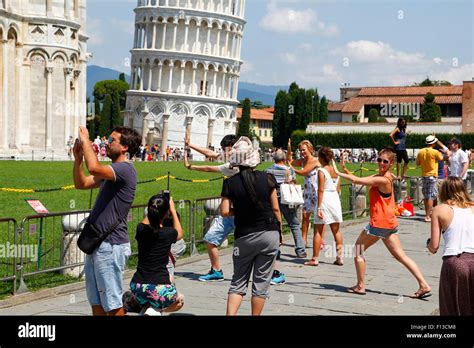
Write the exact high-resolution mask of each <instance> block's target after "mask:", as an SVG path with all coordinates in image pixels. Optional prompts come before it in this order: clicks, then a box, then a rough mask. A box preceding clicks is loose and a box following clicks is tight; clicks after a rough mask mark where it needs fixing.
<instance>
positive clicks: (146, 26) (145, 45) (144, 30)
mask: <svg viewBox="0 0 474 348" xmlns="http://www.w3.org/2000/svg"><path fill="white" fill-rule="evenodd" d="M143 37H144V40H143V48H148V24H145V25H144V27H143Z"/></svg>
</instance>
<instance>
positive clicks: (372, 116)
mask: <svg viewBox="0 0 474 348" xmlns="http://www.w3.org/2000/svg"><path fill="white" fill-rule="evenodd" d="M378 121H379V112H378V110H377V109H374V108H371V109H370V110H369V123H375V122H378Z"/></svg>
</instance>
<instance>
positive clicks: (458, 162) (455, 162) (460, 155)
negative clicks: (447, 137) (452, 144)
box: [449, 149, 469, 180]
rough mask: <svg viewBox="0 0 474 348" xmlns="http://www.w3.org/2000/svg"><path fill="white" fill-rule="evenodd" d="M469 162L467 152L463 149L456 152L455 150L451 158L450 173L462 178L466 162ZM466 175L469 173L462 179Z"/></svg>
mask: <svg viewBox="0 0 474 348" xmlns="http://www.w3.org/2000/svg"><path fill="white" fill-rule="evenodd" d="M467 162H469V159H468V157H467V153H465V152H464V151H463V150H461V149H459V150H457V151H456V152H453V154H452V155H451V158H450V159H449V172H450V175H451V176H456V177H458V178H460V177H461V173H462V169H463V167H464V164H465V163H467ZM466 177H467V173H466V174H465V175H464V177H463V178H462V179H463V180H464V179H466Z"/></svg>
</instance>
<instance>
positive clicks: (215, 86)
mask: <svg viewBox="0 0 474 348" xmlns="http://www.w3.org/2000/svg"><path fill="white" fill-rule="evenodd" d="M211 96H215V97H216V98H217V71H216V70H214V80H213V82H212V88H211Z"/></svg>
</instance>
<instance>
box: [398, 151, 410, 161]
mask: <svg viewBox="0 0 474 348" xmlns="http://www.w3.org/2000/svg"><path fill="white" fill-rule="evenodd" d="M396 153H397V163H402V160H403V162H405V163H408V162H410V160H409V159H408V152H407V150H397V151H396Z"/></svg>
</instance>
